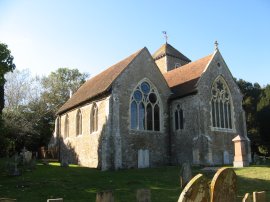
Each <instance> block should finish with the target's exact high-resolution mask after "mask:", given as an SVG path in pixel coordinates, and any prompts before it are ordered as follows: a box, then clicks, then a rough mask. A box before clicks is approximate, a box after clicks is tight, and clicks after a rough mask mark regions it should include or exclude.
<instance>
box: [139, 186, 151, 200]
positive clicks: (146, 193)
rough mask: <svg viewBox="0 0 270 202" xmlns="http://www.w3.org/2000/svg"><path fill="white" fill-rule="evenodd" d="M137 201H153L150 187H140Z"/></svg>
mask: <svg viewBox="0 0 270 202" xmlns="http://www.w3.org/2000/svg"><path fill="white" fill-rule="evenodd" d="M136 199H137V202H151V191H150V189H138V190H137V193H136Z"/></svg>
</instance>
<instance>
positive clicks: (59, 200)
mask: <svg viewBox="0 0 270 202" xmlns="http://www.w3.org/2000/svg"><path fill="white" fill-rule="evenodd" d="M63 201H64V199H63V198H54V199H47V202H63Z"/></svg>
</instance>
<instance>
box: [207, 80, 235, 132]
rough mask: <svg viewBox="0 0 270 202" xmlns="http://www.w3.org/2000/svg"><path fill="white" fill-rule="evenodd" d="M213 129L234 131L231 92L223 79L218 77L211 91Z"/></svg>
mask: <svg viewBox="0 0 270 202" xmlns="http://www.w3.org/2000/svg"><path fill="white" fill-rule="evenodd" d="M211 93H212V99H211V117H212V127H214V128H220V129H232V128H233V123H232V101H231V100H232V99H231V94H230V90H229V88H228V86H227V84H226V82H225V80H224V79H223V78H222V77H218V78H217V79H216V80H215V81H214V83H213V85H212V89H211Z"/></svg>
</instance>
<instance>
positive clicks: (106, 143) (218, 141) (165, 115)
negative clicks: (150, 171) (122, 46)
mask: <svg viewBox="0 0 270 202" xmlns="http://www.w3.org/2000/svg"><path fill="white" fill-rule="evenodd" d="M242 98H243V97H242V94H241V92H240V89H239V88H238V86H237V84H236V82H235V80H234V78H233V76H232V74H231V72H230V70H229V68H228V66H227V65H226V63H225V61H224V59H223V57H222V55H221V53H220V51H219V49H218V47H217V44H216V47H215V51H214V52H213V53H211V54H210V55H207V56H205V57H203V58H201V59H198V60H196V61H191V60H190V59H189V58H188V57H186V56H185V55H183V54H182V53H181V52H179V51H178V50H176V49H175V48H174V47H172V46H171V45H170V44H168V43H165V44H164V45H162V46H161V47H160V48H159V49H158V50H157V51H156V52H155V53H154V54H153V55H151V54H150V53H149V51H148V49H147V48H143V49H141V50H139V51H137V52H136V53H134V54H132V55H130V56H129V57H127V58H125V59H124V60H122V61H120V62H118V63H117V64H114V65H113V66H111V67H109V68H108V69H106V70H105V71H103V72H101V73H100V74H98V75H96V76H95V77H93V78H91V79H89V80H88V81H86V82H85V83H84V84H83V85H82V86H81V87H80V88H79V89H78V91H77V92H75V93H74V94H73V95H72V97H71V98H70V99H69V100H68V101H67V102H66V103H65V104H64V105H63V106H62V107H61V108H60V109H59V110H58V112H57V119H56V133H55V136H56V137H57V138H58V140H59V147H60V160H61V161H62V162H63V161H65V162H68V163H77V164H79V165H82V166H87V167H93V168H99V169H102V170H108V169H121V168H145V167H156V166H162V165H179V164H181V163H183V162H187V161H188V162H190V163H191V164H196V165H222V164H232V163H233V157H234V145H233V142H232V139H233V138H235V137H236V136H237V135H240V136H241V137H243V138H244V139H246V141H247V144H246V147H247V148H246V151H248V152H250V147H249V140H248V138H247V132H246V125H245V124H246V120H245V112H244V110H243V108H242Z"/></svg>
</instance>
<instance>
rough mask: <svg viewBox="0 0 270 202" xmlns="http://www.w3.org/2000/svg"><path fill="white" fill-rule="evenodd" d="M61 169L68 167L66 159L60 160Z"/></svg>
mask: <svg viewBox="0 0 270 202" xmlns="http://www.w3.org/2000/svg"><path fill="white" fill-rule="evenodd" d="M61 167H64V168H67V167H69V163H68V158H67V157H65V156H63V158H62V159H61Z"/></svg>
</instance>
